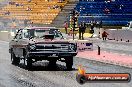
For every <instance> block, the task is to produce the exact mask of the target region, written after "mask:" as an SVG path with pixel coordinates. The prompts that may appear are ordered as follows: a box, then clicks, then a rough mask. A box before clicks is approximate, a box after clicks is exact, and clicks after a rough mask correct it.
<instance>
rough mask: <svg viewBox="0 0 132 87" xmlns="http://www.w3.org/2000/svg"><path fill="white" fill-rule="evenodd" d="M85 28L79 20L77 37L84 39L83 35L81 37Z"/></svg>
mask: <svg viewBox="0 0 132 87" xmlns="http://www.w3.org/2000/svg"><path fill="white" fill-rule="evenodd" d="M85 29H86V27H85V24H83V23H82V22H81V24H80V26H79V39H80V40H81V39H82V40H84V37H83V34H84V33H85Z"/></svg>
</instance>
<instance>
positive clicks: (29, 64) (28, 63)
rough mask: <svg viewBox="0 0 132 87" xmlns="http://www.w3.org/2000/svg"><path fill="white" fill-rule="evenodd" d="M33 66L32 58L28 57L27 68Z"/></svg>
mask: <svg viewBox="0 0 132 87" xmlns="http://www.w3.org/2000/svg"><path fill="white" fill-rule="evenodd" d="M31 68H32V58H30V57H28V58H27V69H31Z"/></svg>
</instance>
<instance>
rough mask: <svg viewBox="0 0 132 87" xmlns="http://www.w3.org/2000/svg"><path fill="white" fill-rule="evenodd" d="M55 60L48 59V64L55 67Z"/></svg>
mask: <svg viewBox="0 0 132 87" xmlns="http://www.w3.org/2000/svg"><path fill="white" fill-rule="evenodd" d="M56 61H57V60H50V61H49V66H53V67H56Z"/></svg>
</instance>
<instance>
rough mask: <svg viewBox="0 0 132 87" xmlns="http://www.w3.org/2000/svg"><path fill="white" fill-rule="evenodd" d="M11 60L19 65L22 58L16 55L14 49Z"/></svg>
mask: <svg viewBox="0 0 132 87" xmlns="http://www.w3.org/2000/svg"><path fill="white" fill-rule="evenodd" d="M11 62H12V64H14V65H19V63H20V58H19V57H16V56H15V54H14V52H13V51H11Z"/></svg>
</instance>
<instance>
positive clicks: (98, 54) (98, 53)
mask: <svg viewBox="0 0 132 87" xmlns="http://www.w3.org/2000/svg"><path fill="white" fill-rule="evenodd" d="M98 55H100V46H98Z"/></svg>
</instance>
